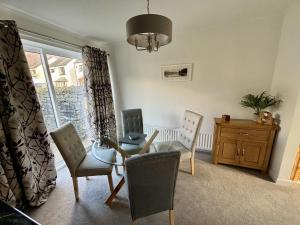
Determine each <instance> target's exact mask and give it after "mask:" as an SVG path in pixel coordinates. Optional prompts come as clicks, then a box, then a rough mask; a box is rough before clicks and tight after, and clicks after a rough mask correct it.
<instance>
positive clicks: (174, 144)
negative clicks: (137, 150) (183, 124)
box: [154, 141, 192, 161]
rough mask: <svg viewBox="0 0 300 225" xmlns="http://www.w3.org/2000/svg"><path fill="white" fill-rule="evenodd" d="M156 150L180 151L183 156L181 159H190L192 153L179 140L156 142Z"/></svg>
mask: <svg viewBox="0 0 300 225" xmlns="http://www.w3.org/2000/svg"><path fill="white" fill-rule="evenodd" d="M154 147H155V151H156V152H170V151H180V152H181V157H180V160H181V161H182V160H185V159H190V158H191V157H192V153H191V151H190V150H189V149H187V148H186V147H185V146H184V145H183V144H181V143H180V142H179V141H166V142H157V143H154Z"/></svg>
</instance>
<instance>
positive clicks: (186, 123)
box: [178, 110, 203, 152]
mask: <svg viewBox="0 0 300 225" xmlns="http://www.w3.org/2000/svg"><path fill="white" fill-rule="evenodd" d="M202 118H203V116H202V115H200V114H198V113H195V112H192V111H189V110H186V111H185V112H184V117H183V121H182V124H181V127H180V130H179V135H178V141H179V142H181V144H183V145H184V146H185V147H186V148H187V149H189V150H190V151H193V152H194V151H195V146H196V141H197V137H198V135H199V131H200V126H201V123H202Z"/></svg>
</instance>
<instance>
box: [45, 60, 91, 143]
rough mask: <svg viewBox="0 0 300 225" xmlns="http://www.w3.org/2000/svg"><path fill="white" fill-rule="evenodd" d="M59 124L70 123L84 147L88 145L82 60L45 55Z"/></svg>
mask: <svg viewBox="0 0 300 225" xmlns="http://www.w3.org/2000/svg"><path fill="white" fill-rule="evenodd" d="M47 60H48V64H49V67H50V71H51V78H52V81H53V85H54V90H55V94H56V99H57V107H58V114H59V119H60V122H61V124H64V123H67V122H71V123H72V124H73V125H74V126H75V127H76V130H77V132H78V134H79V135H80V137H81V139H82V141H83V142H84V145H88V144H90V142H89V140H90V139H89V134H88V129H87V111H86V98H85V91H84V77H83V72H82V60H79V59H72V58H66V57H61V56H55V55H47Z"/></svg>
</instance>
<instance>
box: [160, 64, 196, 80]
mask: <svg viewBox="0 0 300 225" xmlns="http://www.w3.org/2000/svg"><path fill="white" fill-rule="evenodd" d="M161 79H162V80H170V81H188V80H192V64H191V63H189V64H176V65H165V66H161Z"/></svg>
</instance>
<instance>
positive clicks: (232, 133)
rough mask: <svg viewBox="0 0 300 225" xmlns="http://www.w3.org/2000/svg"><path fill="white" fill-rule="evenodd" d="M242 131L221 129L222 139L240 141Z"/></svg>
mask: <svg viewBox="0 0 300 225" xmlns="http://www.w3.org/2000/svg"><path fill="white" fill-rule="evenodd" d="M240 133H241V131H240V129H234V128H226V127H223V128H222V129H221V137H225V138H234V139H238V138H239V137H240Z"/></svg>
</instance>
